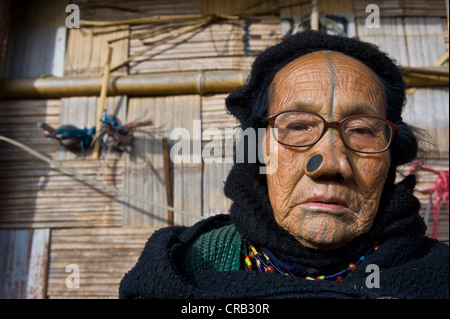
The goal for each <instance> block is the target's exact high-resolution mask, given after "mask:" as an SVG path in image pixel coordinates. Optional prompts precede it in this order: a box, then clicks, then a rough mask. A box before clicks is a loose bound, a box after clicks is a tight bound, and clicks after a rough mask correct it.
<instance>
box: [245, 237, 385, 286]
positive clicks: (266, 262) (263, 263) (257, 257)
mask: <svg viewBox="0 0 450 319" xmlns="http://www.w3.org/2000/svg"><path fill="white" fill-rule="evenodd" d="M244 242H245V243H246V245H244V248H243V256H245V264H246V265H247V267H248V269H247V271H255V269H254V268H253V265H254V264H255V263H256V268H257V271H259V272H268V273H274V272H278V273H279V274H281V275H285V276H290V275H291V274H290V273H288V272H286V271H284V270H283V269H281V268H280V267H279V266H278V265H277V264H276V263H273V262H272V261H271V260H270V258H269V257H268V256H267V255H266V254H265V253H264V251H262V250H261V251H258V249H256V248H255V246H253V245H252V244H251V243H250V241H247V240H246V241H244ZM378 248H379V246H374V247H373V248H371V249H370V250H369V251H368V252H367V253H366V254H365V255H364V256H362V257H360V258H359V260H358V261H357V262H356V263H351V264H349V265H348V268H346V269H344V270H342V271H340V272H338V273H337V274H334V275H330V276H314V277H311V276H306V277H304V278H305V279H307V280H333V281H336V282H341V281H342V280H343V278H344V276H345V275H346V274H348V273H349V272H350V271H353V270H355V269H356V266H357V265H359V264H360V263H361V262H363V261H364V260H365V259H366V257H367V256H368V255H369V254H370V253H371V252H373V251H375V250H377V249H378ZM252 259H253V262H252Z"/></svg>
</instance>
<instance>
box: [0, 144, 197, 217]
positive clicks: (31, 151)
mask: <svg viewBox="0 0 450 319" xmlns="http://www.w3.org/2000/svg"><path fill="white" fill-rule="evenodd" d="M0 140H2V141H5V142H7V143H10V144H12V145H14V146H17V147H19V148H21V149H23V150H24V151H26V152H28V153H30V154H31V155H33V156H35V157H37V158H39V159H40V160H42V161H44V162H46V163H49V164H50V165H52V166H54V167H56V168H57V169H59V170H61V171H63V172H66V173H68V174H69V175H73V176H76V177H78V178H80V179H82V180H84V181H86V182H88V183H90V184H94V185H96V186H98V187H100V188H103V189H106V190H108V191H111V192H113V193H116V194H117V195H121V196H123V197H127V198H129V199H132V200H135V201H138V202H141V203H144V204H150V205H152V206H155V207H158V208H162V209H166V210H170V211H173V212H175V213H179V214H182V215H186V216H189V217H195V218H198V219H204V218H205V217H203V216H199V215H194V214H192V213H190V212H187V211H184V210H182V209H178V208H175V207H171V206H168V205H164V204H160V203H157V202H153V201H150V200H147V199H143V198H140V197H137V196H134V195H132V194H128V193H125V192H123V191H121V190H119V189H117V188H115V187H111V186H108V185H105V184H103V183H100V182H98V181H96V180H95V179H93V178H90V177H88V176H86V175H83V174H81V173H79V172H77V171H75V170H73V169H71V168H68V167H66V166H64V165H62V164H60V163H58V162H56V161H54V160H52V159H50V158H48V157H47V156H45V155H42V154H41V153H39V152H37V151H35V150H33V149H32V148H30V147H28V146H26V145H25V144H22V143H20V142H18V141H15V140H13V139H10V138H8V137H5V136H2V135H0Z"/></svg>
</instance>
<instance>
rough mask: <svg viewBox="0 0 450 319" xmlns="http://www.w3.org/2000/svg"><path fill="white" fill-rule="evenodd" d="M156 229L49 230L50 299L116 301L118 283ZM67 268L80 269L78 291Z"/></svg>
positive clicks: (48, 290) (48, 291)
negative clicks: (113, 299)
mask: <svg viewBox="0 0 450 319" xmlns="http://www.w3.org/2000/svg"><path fill="white" fill-rule="evenodd" d="M154 231H155V228H146V227H140V228H132V227H118V228H110V227H107V228H98V227H96V228H71V229H56V230H53V231H52V236H51V248H52V249H51V253H50V265H49V279H48V289H47V294H48V297H49V298H55V299H56V298H117V297H118V287H119V283H120V280H121V279H122V278H123V276H124V275H125V273H127V272H128V271H129V270H130V269H131V268H132V267H133V266H134V264H135V263H136V261H137V259H138V257H139V255H140V253H141V251H142V249H143V248H144V245H145V243H146V242H147V239H148V238H149V237H150V236H151V234H152V233H153V232H154ZM68 265H76V266H78V269H79V275H80V277H79V288H70V286H69V287H68V286H67V285H66V279H67V277H68V276H69V275H71V274H72V273H73V272H71V271H69V272H66V267H67V266H68Z"/></svg>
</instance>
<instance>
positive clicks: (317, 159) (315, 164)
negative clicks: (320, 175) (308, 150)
mask: <svg viewBox="0 0 450 319" xmlns="http://www.w3.org/2000/svg"><path fill="white" fill-rule="evenodd" d="M322 162H323V156H322V155H320V154H316V155H313V156H312V157H311V158H310V159H309V161H308V163H306V170H307V171H308V172H310V173H312V172H314V171H315V170H316V169H318V168H319V167H320V165H322Z"/></svg>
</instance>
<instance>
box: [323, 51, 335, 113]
mask: <svg viewBox="0 0 450 319" xmlns="http://www.w3.org/2000/svg"><path fill="white" fill-rule="evenodd" d="M325 57H326V59H327V64H328V69H329V70H330V111H329V114H328V116H329V118H330V121H333V120H334V116H333V108H334V95H335V90H336V86H337V76H336V67H335V65H334V61H333V59H332V58H331V55H330V53H328V52H327V53H326V55H325Z"/></svg>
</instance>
